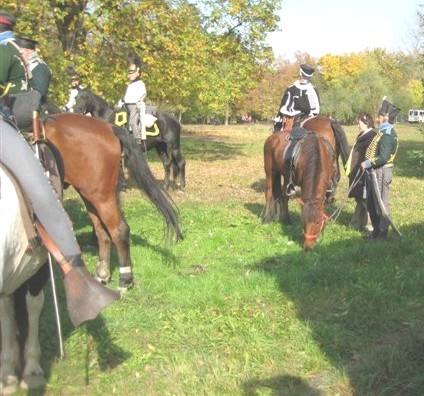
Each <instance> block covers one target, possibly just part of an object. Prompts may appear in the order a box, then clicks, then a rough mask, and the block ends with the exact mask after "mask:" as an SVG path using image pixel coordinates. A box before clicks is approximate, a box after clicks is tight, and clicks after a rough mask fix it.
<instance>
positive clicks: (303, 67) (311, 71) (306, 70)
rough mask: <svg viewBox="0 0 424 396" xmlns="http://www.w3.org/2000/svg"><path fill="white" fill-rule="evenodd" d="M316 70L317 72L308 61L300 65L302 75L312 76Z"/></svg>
mask: <svg viewBox="0 0 424 396" xmlns="http://www.w3.org/2000/svg"><path fill="white" fill-rule="evenodd" d="M314 72H315V69H314V68H313V67H311V66H309V65H307V64H306V63H304V64H303V65H300V75H301V76H302V77H307V78H311V77H312V74H314Z"/></svg>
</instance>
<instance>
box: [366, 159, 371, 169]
mask: <svg viewBox="0 0 424 396" xmlns="http://www.w3.org/2000/svg"><path fill="white" fill-rule="evenodd" d="M371 167H372V164H371V161H370V160H368V159H367V160H365V168H367V169H369V168H371Z"/></svg>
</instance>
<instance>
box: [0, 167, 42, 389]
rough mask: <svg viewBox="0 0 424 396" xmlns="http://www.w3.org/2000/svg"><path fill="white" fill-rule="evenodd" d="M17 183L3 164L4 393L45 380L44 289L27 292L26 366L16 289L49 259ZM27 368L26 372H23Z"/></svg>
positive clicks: (0, 306) (0, 318)
mask: <svg viewBox="0 0 424 396" xmlns="http://www.w3.org/2000/svg"><path fill="white" fill-rule="evenodd" d="M19 195H21V193H20V191H19V187H18V184H17V182H16V181H15V180H14V178H13V177H12V176H11V174H10V173H9V172H7V171H6V169H5V168H4V167H3V166H2V165H1V164H0V219H1V220H0V324H1V355H0V381H1V383H0V394H6V393H9V392H13V391H15V390H16V389H17V387H18V385H19V378H18V373H20V372H22V384H21V385H22V386H23V387H26V388H34V387H38V386H40V385H43V384H44V383H45V378H44V373H43V370H42V368H41V366H40V357H41V349H40V343H39V340H38V329H39V318H40V314H41V310H42V307H43V303H44V294H43V291H42V290H41V291H40V292H39V293H38V294H37V295H31V293H29V291H28V292H27V294H26V297H25V298H26V304H27V310H28V336H27V338H26V340H25V349H24V352H23V367H22V368H21V367H20V361H21V356H20V355H21V354H20V349H19V343H18V339H17V333H18V329H17V324H16V317H15V306H14V292H15V291H16V290H17V289H18V288H19V287H20V286H21V285H23V284H24V283H25V282H26V281H28V280H29V279H31V277H32V276H33V275H34V274H36V273H37V272H38V270H39V269H40V268H41V267H42V266H43V265H44V264H45V263H46V261H47V251H46V249H45V248H44V247H43V245H42V244H41V243H40V242H39V239H38V238H30V237H29V235H28V231H27V230H28V226H26V224H24V218H25V216H28V215H27V214H26V213H25V211H26V210H28V209H26V207H25V206H23V205H22V202H21V200H20V199H19ZM33 232H34V235H35V231H33ZM21 369H23V370H22V371H20V370H21Z"/></svg>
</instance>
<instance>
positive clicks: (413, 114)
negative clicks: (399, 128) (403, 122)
mask: <svg viewBox="0 0 424 396" xmlns="http://www.w3.org/2000/svg"><path fill="white" fill-rule="evenodd" d="M408 122H410V123H415V122H424V110H409V113H408Z"/></svg>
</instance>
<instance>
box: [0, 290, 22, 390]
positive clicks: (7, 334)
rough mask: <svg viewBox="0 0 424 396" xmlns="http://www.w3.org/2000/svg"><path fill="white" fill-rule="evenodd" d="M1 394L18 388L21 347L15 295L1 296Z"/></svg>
mask: <svg viewBox="0 0 424 396" xmlns="http://www.w3.org/2000/svg"><path fill="white" fill-rule="evenodd" d="M0 326H1V355H0V378H1V384H0V386H1V387H0V394H11V393H13V392H16V390H17V388H18V377H17V374H16V373H17V371H18V369H19V345H18V340H17V337H16V333H17V329H16V321H15V307H14V299H13V295H2V296H0Z"/></svg>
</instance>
